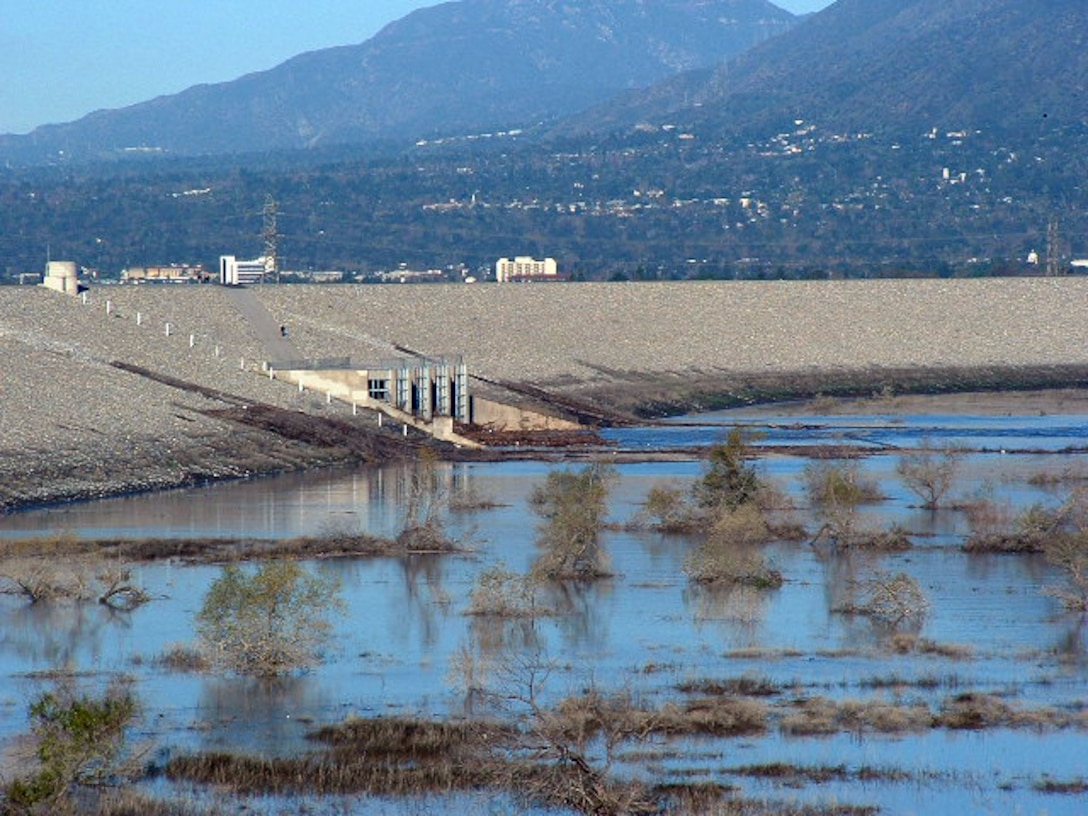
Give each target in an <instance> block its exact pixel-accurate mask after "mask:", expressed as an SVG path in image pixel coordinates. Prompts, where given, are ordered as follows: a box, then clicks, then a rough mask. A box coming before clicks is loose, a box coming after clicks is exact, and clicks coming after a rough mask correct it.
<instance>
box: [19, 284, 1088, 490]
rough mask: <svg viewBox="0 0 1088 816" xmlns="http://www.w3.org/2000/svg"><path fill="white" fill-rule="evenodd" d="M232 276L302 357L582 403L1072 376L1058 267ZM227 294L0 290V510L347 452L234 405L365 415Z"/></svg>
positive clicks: (363, 422) (708, 399) (723, 398)
mask: <svg viewBox="0 0 1088 816" xmlns="http://www.w3.org/2000/svg"><path fill="white" fill-rule="evenodd" d="M251 292H252V294H253V296H254V297H255V298H256V300H257V301H259V303H260V305H261V306H262V307H263V309H264V311H265V312H266V313H267V315H268V317H269V318H270V319H271V321H272V323H274V324H275V325H276V327H277V329H279V328H281V327H282V328H283V329H284V330H285V331H286V332H287V334H288V336H289V337H290V342H291V344H292V345H293V346H294V348H295V349H297V350H298V352H299V353H300V354H302V355H304V356H305V357H307V358H329V357H338V358H343V357H350V358H352V359H353V360H359V361H377V360H381V359H387V358H389V357H391V356H398V355H403V354H406V353H420V354H427V355H435V356H441V355H447V354H456V355H462V356H463V357H464V359H465V360H466V362H467V363H468V365H469V369H470V371H471V374H472V377H473V379H474V382H475V383H476V384H477V386H478V387H479V388H480V389H483V390H485V391H487V390H489V389H490V390H499V391H503V392H504V393H506V394H507V396H509V397H510V398H512V399H515V400H516V399H527V400H531V401H533V402H534V403H535V404H536V405H537V407H539V406H540V404H541V401H542V400H543V402H545V403H546V402H547V401H548V398H549V397H554V398H555V401H554V403H555V405H556V406H557V407H560V408H561V407H563V406H564V405H566V406H568V407H569V406H571V405H575V406H580V407H583V408H587V409H588V410H587V413H588V414H589V415H592V414H593V410H595V409H599V410H600V411H601V412H602V413H607V412H608V411H613V410H614V411H619V412H629V413H638V412H642V413H646V412H653V411H664V410H682V409H697V408H699V407H702V406H710V405H719V404H727V403H728V402H729V401H730V400H731V399H739V400H759V399H769V398H774V397H787V396H797V395H809V394H814V393H836V392H846V391H852V392H861V393H864V392H866V391H869V390H871V391H878V390H880V389H882V388H885V387H891V388H894V389H897V390H902V389H922V390H924V389H927V388H929V389H944V390H950V389H967V388H1002V387H1018V388H1023V387H1041V386H1046V385H1070V384H1079V383H1081V382H1083V381H1085V380H1086V379H1088V279H1085V278H1079V277H1066V278H1011V279H972V280H881V281H821V282H766V283H763V282H743V283H741V282H735V283H734V282H723V283H637V284H629V283H600V284H596V283H594V284H534V285H495V284H487V285H480V284H477V285H462V286H432V285H426V286H423V285H418V286H407V285H401V286H398V285H383V286H341V285H329V286H294V285H292V286H260V287H254V288H253V289H252V290H251ZM236 300H237V299H236V298H235V297H232V295H231V293H230V291H229V290H227V289H224V288H221V287H218V286H207V285H206V286H196V285H192V286H151V285H144V286H96V287H92V288H91V289H90V290H88V291H87V292H86V293H85V296H81V297H69V296H65V295H61V294H58V293H56V292H51V291H47V290H45V289H42V288H30V287H6V288H0V399H2V403H0V404H2V406H3V419H2V424H0V454H2V459H0V481H2V483H3V484H4V485H5V487H3V488H2V491H0V507H12V506H18V505H20V504H26V503H29V502H35V501H49V500H55V499H60V498H77V497H84V496H89V495H98V494H105V493H113V492H118V491H119V490H122V489H149V488H155V487H160V486H169V485H173V484H184V483H187V482H191V481H194V480H201V479H206V478H220V477H228V476H236V475H245V474H247V473H254V472H270V471H275V470H283V469H293V468H299V467H307V466H311V465H315V464H323V463H327V462H330V461H337V460H343V458H344V456H348V458H350V457H351V456H355V457H359V456H361V455H363V454H362V452H361V451H359V450H356V451H355V452H354V453H353V454H351V453H349V454H345V453H344V451H343V444H341V442H337V441H335V439H334V440H333V441H332V442H330V443H329V444H327V445H325V446H324V447H323V446H322V445H320V444H317V443H316V442H315V441H314V439H312V438H307V436H306V434H305V433H301V432H299V433H296V434H294V435H291V434H287V435H284V434H283V433H280V432H278V431H277V430H276V429H275V428H272V427H268V426H267V425H266V426H264V427H262V426H261V425H260V423H256V422H250V423H248V424H246V423H240V422H239V419H238V417H239V416H242V417H243V418H246V417H250V416H252V414H242V412H244V411H247V410H251V409H250V405H252V406H254V407H256V406H261V407H262V408H264V409H267V410H269V411H279V412H283V413H282V415H286V413H291V414H295V415H298V414H301V415H305V416H307V417H313V418H317V419H320V420H322V421H327V422H329V423H341V424H342V425H343V429H344V433H345V434H349V430H350V428H352V427H358V428H364V427H365V428H370V422H371V420H372V417H367V416H365V415H353V414H352V412H351V410H350V406H344V405H342V404H338V403H335V402H333V403H329V402H328V401H327V400H326V398H325V397H324V396H322V395H320V394H316V393H312V392H308V391H299V390H298V389H297V388H294V387H291V386H288V385H286V384H284V383H281V382H277V381H274V380H270V379H269V378H268V377H267V376H264V372H263V368H262V366H263V363H264V362H266V361H267V359H268V358H269V356H270V352H269V349H268V344H269V341H268V339H267V337H263V336H262V329H261V327H258V326H255V325H254V324H253V320H252V317H251V316H247V315H246V314H244V313H243V311H242V310H240V309H239V307H238V306H237V303H236ZM264 331H266V327H265V329H264ZM118 364H120V365H118ZM137 371H141V372H147V373H150V374H152V375H153V376H144V375H141V374H139V373H134V372H137ZM179 384H184V386H185V387H179ZM273 424H274V423H273ZM335 436H336V434H333V437H335Z"/></svg>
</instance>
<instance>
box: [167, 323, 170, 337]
mask: <svg viewBox="0 0 1088 816" xmlns="http://www.w3.org/2000/svg"><path fill="white" fill-rule="evenodd" d="M166 336H167V337H169V336H170V324H169V323H167V324H166Z"/></svg>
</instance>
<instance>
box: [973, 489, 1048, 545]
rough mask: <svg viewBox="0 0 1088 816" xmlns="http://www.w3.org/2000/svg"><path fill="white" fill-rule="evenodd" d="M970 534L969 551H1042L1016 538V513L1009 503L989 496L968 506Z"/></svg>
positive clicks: (1030, 543) (1033, 543) (1034, 543)
mask: <svg viewBox="0 0 1088 816" xmlns="http://www.w3.org/2000/svg"><path fill="white" fill-rule="evenodd" d="M965 510H966V512H967V523H968V525H969V526H970V528H971V532H970V533H969V534H968V536H967V540H966V541H965V542H964V544H963V548H964V550H965V551H966V552H1005V553H1015V552H1039V551H1040V548H1041V545H1040V543H1039V542H1037V541H1034V540H1030V539H1029V540H1025V539H1023V538H1021V537H1020V536H1018V535H1016V531H1015V526H1016V513H1015V511H1014V510H1013V508H1012V506H1011V505H1010V504H1009V503H1008V502H1000V503H999V502H997V501H995V500H994V499H992V498H989V497H981V498H978V499H976V500H974V501H972V502H970V503H969V504H967V505H966V507H965Z"/></svg>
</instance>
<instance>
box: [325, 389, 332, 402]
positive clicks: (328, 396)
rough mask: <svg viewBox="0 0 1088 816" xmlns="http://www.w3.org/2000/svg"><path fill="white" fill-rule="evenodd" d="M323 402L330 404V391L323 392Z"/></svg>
mask: <svg viewBox="0 0 1088 816" xmlns="http://www.w3.org/2000/svg"><path fill="white" fill-rule="evenodd" d="M325 404H326V405H332V391H326V392H325Z"/></svg>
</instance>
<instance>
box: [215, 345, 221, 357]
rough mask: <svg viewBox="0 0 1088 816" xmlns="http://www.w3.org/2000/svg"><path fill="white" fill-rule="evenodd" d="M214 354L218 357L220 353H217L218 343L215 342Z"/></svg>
mask: <svg viewBox="0 0 1088 816" xmlns="http://www.w3.org/2000/svg"><path fill="white" fill-rule="evenodd" d="M215 356H216V357H219V356H221V355H220V354H219V344H218V343H216V345H215Z"/></svg>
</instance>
